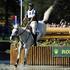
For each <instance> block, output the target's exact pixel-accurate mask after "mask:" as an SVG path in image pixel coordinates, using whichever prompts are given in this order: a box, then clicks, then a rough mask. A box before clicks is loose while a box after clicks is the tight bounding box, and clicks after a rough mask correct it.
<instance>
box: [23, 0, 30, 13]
mask: <svg viewBox="0 0 70 70" xmlns="http://www.w3.org/2000/svg"><path fill="white" fill-rule="evenodd" d="M28 3H29V0H24V11H25V12H26V11H27V9H28Z"/></svg>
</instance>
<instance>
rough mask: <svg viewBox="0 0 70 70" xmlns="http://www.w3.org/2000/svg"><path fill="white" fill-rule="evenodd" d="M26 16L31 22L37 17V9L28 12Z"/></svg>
mask: <svg viewBox="0 0 70 70" xmlns="http://www.w3.org/2000/svg"><path fill="white" fill-rule="evenodd" d="M26 15H27V16H28V19H29V20H30V19H31V18H32V17H34V16H35V15H36V11H35V9H32V10H28V11H27V13H26Z"/></svg>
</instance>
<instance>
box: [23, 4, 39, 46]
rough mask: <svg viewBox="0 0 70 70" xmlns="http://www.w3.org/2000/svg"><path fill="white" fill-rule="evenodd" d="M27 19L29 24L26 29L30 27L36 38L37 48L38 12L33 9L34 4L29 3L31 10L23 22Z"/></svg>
mask: <svg viewBox="0 0 70 70" xmlns="http://www.w3.org/2000/svg"><path fill="white" fill-rule="evenodd" d="M26 18H28V24H27V26H26V28H27V27H28V26H29V28H30V31H31V33H32V36H33V38H34V46H36V45H37V44H36V38H37V34H36V29H37V23H38V20H37V12H36V10H35V9H34V7H33V4H32V3H29V9H28V11H27V13H26V14H25V17H24V19H23V20H25V19H26Z"/></svg>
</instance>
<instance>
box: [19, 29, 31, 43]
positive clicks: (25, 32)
mask: <svg viewBox="0 0 70 70" xmlns="http://www.w3.org/2000/svg"><path fill="white" fill-rule="evenodd" d="M21 32H23V33H22V34H21V35H20V38H21V40H22V41H23V42H26V41H27V40H28V38H29V37H31V33H30V31H28V30H27V29H26V30H24V28H23V29H20V30H19V33H21Z"/></svg>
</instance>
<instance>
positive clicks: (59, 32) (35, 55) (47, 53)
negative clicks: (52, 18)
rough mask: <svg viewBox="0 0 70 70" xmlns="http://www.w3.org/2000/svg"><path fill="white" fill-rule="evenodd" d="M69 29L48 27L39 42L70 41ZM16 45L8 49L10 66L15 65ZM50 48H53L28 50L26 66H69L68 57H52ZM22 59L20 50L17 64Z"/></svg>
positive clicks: (69, 59)
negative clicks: (53, 39) (49, 40)
mask: <svg viewBox="0 0 70 70" xmlns="http://www.w3.org/2000/svg"><path fill="white" fill-rule="evenodd" d="M69 33H70V28H69V27H66V28H60V27H57V28H55V27H48V28H46V35H45V36H44V37H42V38H41V40H46V39H52V38H57V39H70V34H69ZM17 44H18V43H15V42H13V43H11V48H10V64H15V63H16V57H17V47H18V45H17ZM52 47H53V46H45V47H43V46H37V47H36V46H35V47H33V46H32V47H31V48H30V49H29V51H28V52H29V53H28V57H27V64H28V65H64V66H70V58H69V57H52V53H51V51H52ZM23 58H24V49H22V50H21V56H20V60H19V64H22V63H23Z"/></svg>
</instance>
